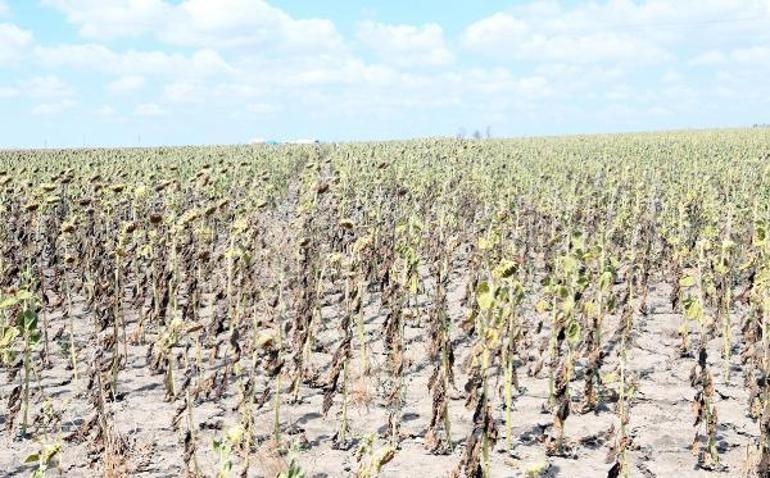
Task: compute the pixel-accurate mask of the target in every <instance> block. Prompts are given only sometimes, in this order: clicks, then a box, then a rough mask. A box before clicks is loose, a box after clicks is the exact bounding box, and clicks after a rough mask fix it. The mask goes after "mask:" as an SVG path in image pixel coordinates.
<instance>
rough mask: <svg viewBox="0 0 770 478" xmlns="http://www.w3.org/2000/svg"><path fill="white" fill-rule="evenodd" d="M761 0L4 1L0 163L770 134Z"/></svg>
mask: <svg viewBox="0 0 770 478" xmlns="http://www.w3.org/2000/svg"><path fill="white" fill-rule="evenodd" d="M769 79H770V0H606V1H605V0H595V1H590V2H589V1H567V0H562V1H556V0H534V1H508V2H505V1H500V0H473V1H468V0H420V1H415V0H411V1H401V0H391V1H388V2H384V1H379V0H378V1H374V0H324V1H308V0H283V1H279V0H275V1H270V2H265V1H262V0H184V1H179V0H177V1H171V0H0V147H40V146H45V145H48V146H81V145H83V144H86V145H127V146H131V145H136V144H138V143H139V142H140V141H141V144H142V145H149V144H205V143H239V142H247V141H249V140H250V139H253V138H269V139H292V138H319V139H323V140H356V139H385V138H407V137H416V136H433V135H454V134H455V133H457V132H458V131H459V130H460V129H461V128H462V129H464V130H465V131H466V132H467V133H468V134H470V133H472V132H473V131H474V130H475V129H479V130H482V131H483V130H484V129H485V128H486V127H487V126H490V128H491V131H492V133H493V134H494V135H496V136H519V135H542V134H560V133H576V132H604V131H627V130H648V129H668V128H685V127H718V126H740V125H751V124H753V123H770V81H769Z"/></svg>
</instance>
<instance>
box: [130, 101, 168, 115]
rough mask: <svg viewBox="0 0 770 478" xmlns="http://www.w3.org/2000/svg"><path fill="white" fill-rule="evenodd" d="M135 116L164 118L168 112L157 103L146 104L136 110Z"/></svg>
mask: <svg viewBox="0 0 770 478" xmlns="http://www.w3.org/2000/svg"><path fill="white" fill-rule="evenodd" d="M134 114H135V115H137V116H163V115H165V114H166V111H165V110H164V109H162V108H161V107H160V106H158V105H156V104H155V103H144V104H141V105H139V106H137V107H136V109H134Z"/></svg>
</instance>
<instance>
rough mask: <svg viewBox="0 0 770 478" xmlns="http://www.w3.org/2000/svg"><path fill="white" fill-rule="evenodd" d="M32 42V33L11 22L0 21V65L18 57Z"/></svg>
mask: <svg viewBox="0 0 770 478" xmlns="http://www.w3.org/2000/svg"><path fill="white" fill-rule="evenodd" d="M31 43H32V33H30V32H28V31H27V30H23V29H21V28H19V27H17V26H16V25H14V24H12V23H0V65H2V64H4V63H11V62H14V61H16V60H18V59H20V58H21V57H22V56H23V55H24V53H25V49H26V48H27V47H28V46H29V45H30V44H31Z"/></svg>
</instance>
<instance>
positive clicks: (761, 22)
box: [462, 0, 770, 65]
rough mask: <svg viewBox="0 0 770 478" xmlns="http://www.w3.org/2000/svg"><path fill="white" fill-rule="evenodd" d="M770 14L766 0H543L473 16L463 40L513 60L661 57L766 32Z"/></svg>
mask: <svg viewBox="0 0 770 478" xmlns="http://www.w3.org/2000/svg"><path fill="white" fill-rule="evenodd" d="M747 18H748V19H749V20H750V21H746V19H747ZM734 19H736V20H738V21H733V20H734ZM768 22H770V7H769V6H768V2H767V0H730V1H728V0H676V1H673V0H645V1H631V0H613V1H607V2H579V3H577V4H573V5H568V4H567V3H566V2H560V1H556V0H542V1H536V2H528V3H525V4H523V5H521V6H518V7H513V8H511V9H509V10H508V11H505V12H499V13H496V14H494V15H491V16H489V17H486V18H483V19H480V20H479V21H477V22H475V23H472V24H471V25H469V26H468V27H467V28H466V29H465V31H464V33H463V36H462V43H463V45H464V46H465V47H466V48H467V49H468V51H470V52H474V53H479V54H484V55H486V56H488V57H491V58H496V59H499V60H506V61H507V60H514V59H515V60H528V61H533V62H539V61H558V62H568V63H577V64H581V63H582V64H589V63H602V62H616V63H627V64H634V65H638V64H640V63H641V64H654V63H662V62H665V61H667V60H671V59H674V58H675V57H676V49H677V48H680V47H683V46H688V45H689V46H691V47H700V48H703V47H704V46H706V47H708V46H711V45H715V46H717V45H719V44H720V43H724V42H725V38H733V37H734V36H735V35H741V36H753V37H754V38H760V39H761V38H767V35H768V33H767V28H766V27H767V24H768Z"/></svg>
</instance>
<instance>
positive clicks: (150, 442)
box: [0, 267, 758, 478]
mask: <svg viewBox="0 0 770 478" xmlns="http://www.w3.org/2000/svg"><path fill="white" fill-rule="evenodd" d="M461 271H462V268H461V267H458V269H457V271H456V272H455V274H454V276H453V280H452V287H451V288H450V297H449V301H450V302H449V303H450V308H451V309H450V310H451V312H452V315H453V320H454V322H455V323H458V322H459V321H460V320H461V319H462V317H463V316H464V314H465V311H464V309H463V307H462V305H461V303H462V299H463V297H462V296H463V291H464V285H465V280H466V278H465V277H464V275H463V274H462V273H461ZM669 291H670V287H669V286H668V285H667V284H662V283H658V284H656V285H654V286H653V287H652V289H651V291H650V299H649V313H648V314H647V315H642V314H637V315H636V316H635V317H634V328H633V334H632V335H633V343H632V347H631V349H630V351H629V356H628V363H629V368H630V369H631V370H632V373H631V376H632V377H634V380H635V381H636V389H637V390H636V393H635V394H634V396H633V399H632V402H631V403H632V404H631V410H630V417H631V421H630V428H631V435H632V436H633V445H632V447H631V450H632V451H631V452H630V456H629V459H630V462H631V470H632V475H633V476H642V477H672V476H677V477H679V478H686V477H701V476H712V475H713V476H741V475H743V473H744V469H743V468H744V467H745V466H746V465H745V463H746V458H747V449H748V445H750V444H751V443H753V440H754V439H755V437H757V435H758V425H757V424H756V423H754V422H753V421H752V420H751V419H749V418H748V417H747V396H746V392H745V388H744V386H743V383H742V382H743V376H742V374H741V372H740V368H739V361H740V358H739V352H740V351H738V350H736V351H735V353H733V363H732V372H731V376H730V379H729V380H727V381H726V380H725V378H724V375H723V371H724V364H723V362H722V360H721V358H720V357H721V342H720V340H719V339H715V340H714V341H712V342H711V343H710V344H709V365H710V368H711V371H712V373H713V374H714V377H715V380H716V383H717V391H718V394H717V397H718V401H717V409H718V415H719V450H720V453H721V460H722V463H723V464H724V465H726V467H725V471H721V472H707V471H704V470H700V469H696V468H695V463H696V459H695V457H694V456H693V455H692V453H691V450H690V445H691V443H692V440H693V437H694V434H695V429H694V427H693V421H694V415H693V413H692V411H691V406H690V403H691V401H692V398H693V395H694V390H693V389H692V388H691V386H690V380H689V375H690V370H691V368H692V367H693V365H694V362H695V359H694V358H692V357H690V358H685V359H682V358H680V354H679V351H678V348H677V345H678V343H679V338H678V337H677V333H676V332H677V328H678V327H679V326H680V323H681V322H680V321H681V318H680V316H678V315H676V314H673V313H672V310H671V306H670V304H669V303H668V300H667V297H668V295H669ZM368 303H369V305H368V306H367V310H366V311H367V321H366V323H367V325H366V327H367V336H368V340H369V352H370V360H371V362H372V365H373V367H372V373H371V374H370V375H369V376H368V377H360V376H359V374H358V372H357V370H359V369H360V365H359V362H358V360H357V358H358V347H359V345H358V344H357V343H356V341H355V340H354V344H353V345H354V356H355V357H356V360H354V361H353V365H352V371H353V380H352V383H353V391H352V400H353V402H354V403H355V404H356V405H354V406H353V409H352V411H351V412H350V416H349V418H350V425H351V430H350V432H351V435H352V437H353V438H354V440H360V439H361V438H362V437H364V436H366V435H367V434H370V433H382V432H384V431H385V430H386V424H387V410H386V408H385V406H384V399H383V398H382V397H383V396H384V387H385V384H384V383H383V382H382V381H381V377H384V376H385V375H386V374H385V373H384V372H382V371H381V367H382V366H384V363H385V356H384V354H383V351H382V339H381V332H380V331H381V330H382V322H383V319H384V315H383V314H382V313H381V312H382V311H381V310H379V309H380V308H379V306H378V304H379V302H378V297H377V294H376V293H375V294H372V295H371V296H370V297H369V298H368ZM75 305H76V313H77V311H80V314H79V315H77V314H76V324H77V325H76V327H77V330H76V335H77V337H76V338H77V339H78V342H79V344H80V347H79V357H80V360H81V363H82V364H85V363H87V361H88V359H89V353H90V352H89V350H88V349H87V348H86V347H87V344H86V338H87V336H88V333H89V329H88V327H90V325H89V321H88V320H86V317H85V316H84V315H83V307H82V300H81V301H80V303H79V304H75ZM525 311H526V312H525V313H526V314H528V316H529V317H534V314H535V312H534V310H533V309H532V307H531V304H529V305H528V306H527V307H526V308H525ZM48 313H49V321H50V330H51V332H50V334H51V336H53V334H54V333H55V332H56V331H58V330H59V329H61V328H62V327H64V326H65V322H64V321H63V320H62V319H61V312H60V311H49V312H48ZM126 313H127V318H128V321H129V324H128V333H129V336H130V334H131V332H133V330H134V329H135V327H136V317H135V316H136V314H135V313H133V314H132V313H131V312H130V311H126ZM324 316H325V318H326V319H327V320H326V321H325V322H324V324H322V326H321V327H322V332H321V333H320V334H319V337H318V341H319V343H320V346H319V347H318V349H319V350H318V351H317V352H316V353H315V354H314V366H315V367H316V368H319V369H320V371H321V372H322V376H323V372H324V371H325V367H328V364H329V363H330V361H331V353H332V352H333V351H334V348H335V344H336V341H337V339H338V337H339V332H338V329H337V317H336V310H335V306H329V307H327V308H326V309H325V310H324ZM738 319H739V316H738V314H737V315H736V317H734V320H733V323H734V324H736V323H739V320H738ZM615 327H616V318H615V317H610V318H608V320H607V322H606V326H605V331H606V332H605V342H606V347H607V349H606V350H607V352H608V355H607V357H608V358H607V360H606V363H605V364H604V367H603V369H602V373H603V374H606V373H609V372H611V371H613V370H614V369H615V368H616V366H617V358H616V357H617V355H616V353H615V352H616V350H614V349H613V347H617V346H618V343H617V340H616V339H617V337H616V336H614V331H615ZM734 329H735V330H734V331H733V334H734V343H738V344H740V343H741V341H742V337H741V335H740V330H739V328H738V327H737V326H735V327H734ZM548 333H549V332H548V329H547V321H546V327H545V328H544V329H543V330H542V331H541V334H540V336H539V337H537V338H536V339H535V340H534V341H533V343H534V344H536V345H539V344H540V343H541V342H542V341H543V340H547V337H548ZM453 335H454V336H456V337H457V338H458V339H457V341H456V344H457V348H456V361H455V373H456V381H455V382H456V390H453V391H452V392H451V393H450V396H451V402H450V413H451V422H452V427H453V428H452V435H453V438H454V444H455V447H454V453H453V454H451V455H444V456H435V455H432V454H430V453H429V452H427V451H426V450H425V447H424V444H423V437H424V436H425V431H426V429H427V426H428V421H429V419H430V410H431V401H432V400H431V397H430V395H429V393H428V389H427V380H428V377H429V375H430V373H431V367H430V366H429V364H428V361H427V359H426V352H425V346H426V340H427V339H426V330H425V328H424V327H422V326H420V324H419V323H417V322H416V320H410V321H409V322H408V327H407V343H408V349H407V357H408V360H409V367H408V369H407V371H406V373H405V376H406V377H407V387H408V389H407V399H406V401H405V403H406V406H405V409H404V414H403V420H402V423H403V425H402V432H403V435H404V440H403V441H402V442H401V446H400V449H399V450H398V451H397V453H396V454H395V457H394V459H393V460H392V461H391V462H390V463H388V464H387V465H385V467H384V468H383V470H382V472H381V475H380V476H385V477H403V476H414V477H444V476H448V475H449V474H450V473H451V471H452V470H453V469H454V467H455V466H456V465H457V463H458V462H459V461H460V457H461V453H462V450H463V447H464V441H465V437H466V435H467V433H468V431H469V430H470V427H471V425H472V424H471V422H470V420H471V415H472V413H469V411H468V410H466V409H465V407H464V402H465V392H464V391H463V385H464V384H465V379H466V375H465V370H464V362H465V358H466V357H467V353H468V347H469V344H468V343H467V342H464V341H462V340H461V339H460V336H461V333H460V331H459V330H458V329H457V328H455V330H453ZM65 337H66V334H65ZM149 338H150V339H152V337H151V336H150V337H149ZM693 340H694V341H695V340H696V339H695V334H694V333H693ZM147 347H148V346H147V344H139V345H131V346H129V349H128V351H129V359H128V363H127V366H126V368H125V370H123V371H121V373H120V374H119V388H120V391H121V392H124V393H125V395H124V398H123V399H122V400H120V401H117V402H115V403H112V404H110V406H111V407H112V411H113V412H114V420H115V424H116V426H117V428H118V431H119V432H120V433H121V434H122V435H123V436H124V437H125V438H126V439H127V442H128V444H129V452H128V455H127V461H128V464H127V469H126V471H127V473H128V475H129V476H136V477H173V476H183V475H184V470H185V468H184V464H183V458H182V455H183V447H182V445H181V439H182V436H181V433H179V432H174V431H173V430H172V428H171V419H172V416H173V415H174V413H175V408H176V407H175V404H174V403H170V402H167V401H164V388H163V376H162V375H153V374H151V372H150V369H149V367H148V366H147V363H146V362H147V361H146V355H147ZM51 350H52V353H51V362H52V363H51V366H50V367H48V368H46V369H45V370H43V371H42V375H41V377H40V381H39V382H36V383H35V388H34V389H33V395H34V396H33V399H34V406H33V407H32V408H31V410H30V416H31V417H36V415H37V414H38V411H39V410H40V409H41V406H42V405H43V403H44V399H43V398H44V397H48V398H49V399H50V404H51V405H52V406H53V409H54V410H56V411H58V412H60V413H61V414H62V424H63V429H62V430H61V432H62V434H66V433H67V432H70V431H72V430H74V429H75V428H76V427H77V425H79V424H81V423H82V422H83V420H86V419H87V416H88V415H89V414H90V412H91V410H90V408H91V407H90V405H89V402H88V400H87V398H85V394H84V393H83V392H84V388H85V385H86V384H87V382H88V377H87V376H83V375H84V374H85V373H86V366H85V365H83V368H82V369H81V370H80V373H81V376H80V379H79V381H78V383H77V384H75V383H74V382H73V381H72V371H71V370H68V369H67V355H66V354H65V353H64V352H62V351H61V350H60V346H59V345H57V344H55V343H52V344H51ZM530 355H531V356H530V357H529V358H528V359H527V362H528V363H523V364H520V366H519V367H518V376H519V380H520V383H521V386H522V389H521V391H520V393H519V394H518V395H517V396H516V398H515V411H514V414H513V433H512V449H511V450H509V451H506V450H505V436H503V433H502V431H503V430H504V425H503V423H502V419H503V417H504V411H503V408H502V405H501V404H499V403H498V404H497V406H496V408H495V410H496V412H497V416H498V417H499V418H500V420H501V423H500V430H501V437H500V439H499V441H498V443H497V446H496V447H495V451H494V453H493V455H492V470H491V471H492V476H499V477H508V476H525V473H526V471H527V470H528V469H530V468H531V467H533V466H536V465H537V464H545V468H544V472H543V474H542V476H562V477H597V476H606V474H607V470H608V469H609V467H610V465H608V464H606V463H605V457H606V456H607V452H608V449H609V447H610V446H611V444H612V442H613V440H614V439H615V437H614V436H612V435H608V433H607V432H608V431H609V430H611V429H612V427H615V428H617V426H618V423H617V422H618V418H617V413H616V410H615V407H616V404H615V403H607V404H606V406H604V407H603V408H602V410H601V411H599V412H598V413H588V414H583V415H581V414H580V413H578V412H577V409H578V405H579V401H580V399H581V395H582V389H583V382H582V380H581V369H582V364H580V363H578V366H577V370H576V374H575V375H576V376H575V380H574V381H573V384H572V386H571V390H570V393H571V394H572V396H573V403H574V405H575V411H573V413H572V414H571V415H570V417H569V418H568V419H567V422H566V434H567V436H568V437H569V439H570V440H572V441H574V442H575V447H576V448H575V450H576V454H577V457H576V458H577V459H571V458H560V457H546V456H545V453H544V447H543V444H542V443H541V441H540V440H541V439H542V437H543V436H544V434H545V433H548V431H549V429H550V427H551V423H552V417H551V415H550V414H545V413H543V412H542V411H541V410H542V407H543V404H544V403H545V402H546V400H547V398H548V367H547V365H546V367H544V368H543V370H542V371H541V372H540V373H539V374H538V375H537V376H535V377H530V376H528V374H527V370H528V368H529V366H530V365H532V364H533V363H535V362H536V361H537V360H540V358H541V357H540V356H539V352H538V347H532V350H531V351H530ZM381 372H382V373H381ZM283 382H284V383H285V384H288V383H289V380H288V378H284V379H283ZM500 385H501V384H499V383H498V384H494V387H495V389H497V387H498V386H500ZM12 386H13V384H9V383H8V382H7V379H6V378H5V374H3V375H2V379H0V396H1V397H7V395H8V393H9V391H10V389H11V388H12ZM41 390H42V392H44V393H40V391H41ZM232 393H233V392H232V390H230V391H229V392H228V394H226V395H225V397H224V398H223V399H222V400H220V401H204V402H201V403H199V404H198V405H197V406H196V409H195V412H194V420H195V422H196V423H195V425H196V426H197V428H198V430H199V435H198V457H197V458H198V462H199V464H200V466H201V468H202V471H203V472H204V473H205V474H206V475H207V476H214V475H215V474H216V472H217V470H218V458H217V455H216V454H215V453H214V451H213V450H212V446H211V442H212V439H214V438H215V437H218V436H221V434H222V433H223V430H226V429H227V428H228V427H230V426H232V425H234V424H236V423H237V422H238V418H239V417H238V412H237V410H236V409H235V405H236V401H237V400H236V397H234V396H233V395H232ZM495 395H497V394H495ZM301 399H302V400H301V403H299V404H289V403H283V404H282V407H281V425H282V427H281V428H282V430H283V439H284V440H286V442H287V444H288V445H289V447H290V448H291V450H292V451H290V453H289V454H288V456H286V457H284V460H285V461H286V462H288V461H289V460H291V459H295V460H296V461H297V462H298V463H299V464H300V465H301V467H302V469H303V470H304V471H305V474H306V476H308V477H336V476H351V475H354V474H355V472H356V470H357V466H358V464H357V462H356V459H355V456H354V455H355V450H356V448H357V447H356V445H355V444H354V445H353V446H352V447H350V448H349V449H348V450H336V449H333V447H332V444H331V442H332V440H331V439H332V435H333V434H334V433H335V431H336V429H337V427H338V423H339V422H338V413H339V411H340V406H339V397H338V398H336V401H335V405H334V406H333V407H332V409H331V411H330V413H329V414H328V416H322V415H321V414H320V411H321V403H322V401H323V392H322V391H321V390H320V389H313V388H309V387H305V386H303V388H302V390H301ZM495 399H496V400H497V397H496V398H495ZM2 408H3V409H4V408H5V407H2ZM255 413H256V414H257V425H258V429H259V430H260V431H261V436H260V437H261V440H262V441H263V442H264V443H267V442H268V441H269V439H270V437H271V433H272V427H273V410H272V404H271V403H268V404H267V405H265V406H264V407H263V408H261V409H259V410H257V411H256V412H255ZM5 422H6V416H5V415H0V427H3V432H2V433H0V475H2V476H5V477H20V476H28V475H29V474H30V473H31V471H32V469H33V468H32V467H31V466H30V465H25V464H23V460H24V458H25V457H26V456H28V455H29V454H31V453H34V452H36V451H37V449H38V444H37V443H36V442H34V441H32V440H21V439H19V437H17V436H11V434H9V433H8V432H7V431H6V430H5V429H4V428H5V427H4V424H5ZM378 443H380V444H384V443H385V439H384V438H382V439H379V441H378ZM269 456H270V449H269V447H268V446H267V445H264V446H263V449H262V450H261V451H260V452H259V453H258V454H257V455H256V457H252V460H251V465H250V467H249V469H248V473H247V474H246V475H245V476H271V473H273V472H272V471H271V470H272V468H271V463H273V462H274V460H270V459H268V458H267V457H269ZM242 466H243V462H242V461H241V460H240V459H236V460H235V466H234V469H233V471H234V473H233V475H234V476H237V474H240V472H241V469H242ZM60 470H61V473H62V475H63V476H68V477H80V476H82V477H90V476H97V475H98V474H99V473H100V472H99V469H98V464H92V459H91V458H89V455H88V443H81V444H65V445H64V448H63V452H62V454H61V457H60ZM49 476H57V472H56V471H55V470H51V471H49Z"/></svg>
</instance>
